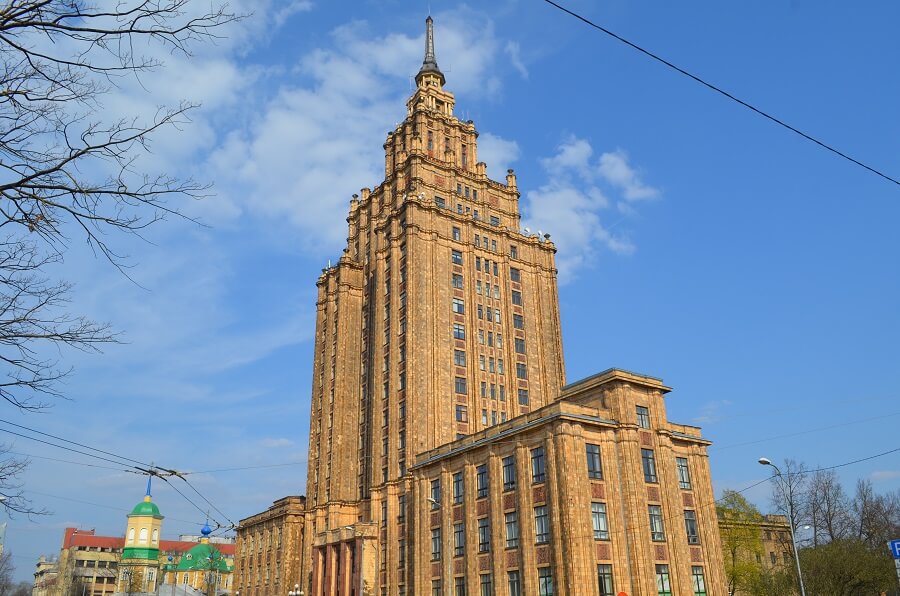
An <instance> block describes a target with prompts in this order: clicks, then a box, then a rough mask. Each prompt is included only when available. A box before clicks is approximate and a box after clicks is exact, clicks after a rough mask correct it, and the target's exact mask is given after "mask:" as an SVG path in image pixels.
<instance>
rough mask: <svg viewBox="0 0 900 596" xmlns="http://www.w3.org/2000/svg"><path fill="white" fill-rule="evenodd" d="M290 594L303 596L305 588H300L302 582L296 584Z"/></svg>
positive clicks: (291, 595)
mask: <svg viewBox="0 0 900 596" xmlns="http://www.w3.org/2000/svg"><path fill="white" fill-rule="evenodd" d="M288 596H303V590H301V589H300V584H294V589H293V590H290V591H289V592H288Z"/></svg>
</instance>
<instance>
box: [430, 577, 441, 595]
mask: <svg viewBox="0 0 900 596" xmlns="http://www.w3.org/2000/svg"><path fill="white" fill-rule="evenodd" d="M431 596H443V590H441V580H439V579H433V580H431Z"/></svg>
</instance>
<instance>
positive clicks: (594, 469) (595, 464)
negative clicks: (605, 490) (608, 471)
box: [584, 443, 603, 480]
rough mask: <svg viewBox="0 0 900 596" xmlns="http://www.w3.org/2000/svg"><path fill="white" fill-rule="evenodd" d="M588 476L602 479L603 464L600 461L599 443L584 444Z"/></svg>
mask: <svg viewBox="0 0 900 596" xmlns="http://www.w3.org/2000/svg"><path fill="white" fill-rule="evenodd" d="M584 447H585V452H586V453H587V471H588V478H593V479H594V480H603V466H602V465H601V463H600V445H592V444H591V443H588V444H586V445H585V446H584Z"/></svg>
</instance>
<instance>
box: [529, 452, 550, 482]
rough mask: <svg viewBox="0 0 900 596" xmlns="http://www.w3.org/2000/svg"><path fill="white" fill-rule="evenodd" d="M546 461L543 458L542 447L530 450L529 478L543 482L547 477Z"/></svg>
mask: <svg viewBox="0 0 900 596" xmlns="http://www.w3.org/2000/svg"><path fill="white" fill-rule="evenodd" d="M545 464H546V462H545V458H544V448H543V447H535V448H534V449H532V450H531V480H532V482H535V483H538V482H543V481H544V480H546V478H547V470H546V465H545Z"/></svg>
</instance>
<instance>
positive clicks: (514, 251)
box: [509, 244, 519, 259]
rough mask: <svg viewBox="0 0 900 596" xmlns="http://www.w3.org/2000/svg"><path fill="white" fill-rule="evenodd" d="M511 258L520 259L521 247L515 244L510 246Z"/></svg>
mask: <svg viewBox="0 0 900 596" xmlns="http://www.w3.org/2000/svg"><path fill="white" fill-rule="evenodd" d="M509 256H510V257H511V258H513V259H518V258H519V247H518V246H516V245H515V244H513V245H510V247H509Z"/></svg>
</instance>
